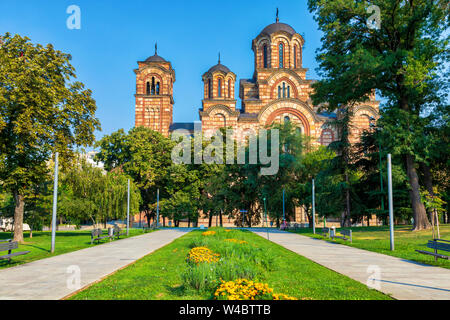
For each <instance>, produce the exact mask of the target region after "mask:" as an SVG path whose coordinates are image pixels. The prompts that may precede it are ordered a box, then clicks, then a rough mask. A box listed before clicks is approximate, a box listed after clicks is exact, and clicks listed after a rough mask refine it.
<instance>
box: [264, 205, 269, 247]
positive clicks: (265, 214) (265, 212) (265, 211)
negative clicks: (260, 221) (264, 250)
mask: <svg viewBox="0 0 450 320" xmlns="http://www.w3.org/2000/svg"><path fill="white" fill-rule="evenodd" d="M264 216H265V217H264V220H266V232H267V240H269V224H268V222H267V207H266V198H264Z"/></svg>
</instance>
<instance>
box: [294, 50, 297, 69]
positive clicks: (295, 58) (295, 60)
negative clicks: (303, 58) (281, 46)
mask: <svg viewBox="0 0 450 320" xmlns="http://www.w3.org/2000/svg"><path fill="white" fill-rule="evenodd" d="M294 68H297V46H296V45H295V46H294Z"/></svg>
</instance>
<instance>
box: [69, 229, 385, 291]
mask: <svg viewBox="0 0 450 320" xmlns="http://www.w3.org/2000/svg"><path fill="white" fill-rule="evenodd" d="M213 230H216V231H218V232H217V234H216V235H213V236H202V231H193V232H190V233H189V234H187V235H184V236H183V237H181V238H178V239H176V240H175V241H173V242H172V243H170V244H168V245H166V246H165V247H163V248H160V249H159V250H157V251H155V252H153V253H152V254H150V255H148V256H146V257H144V258H142V259H140V260H139V261H137V262H136V263H134V264H132V265H130V266H128V267H127V268H125V269H122V270H119V271H117V272H116V273H114V274H113V275H111V276H109V277H108V278H106V279H105V280H103V281H101V282H99V283H96V284H93V285H92V286H90V287H88V288H87V289H85V290H84V291H81V292H79V293H78V294H76V295H75V296H73V297H71V299H79V300H83V299H88V300H112V299H125V300H128V299H130V300H206V299H212V298H213V293H214V291H213V290H211V288H210V287H207V286H206V287H205V288H203V287H202V288H201V290H197V289H195V288H192V287H191V286H190V285H188V284H187V283H186V281H188V280H189V279H194V278H197V279H205V278H206V277H213V278H214V279H215V277H216V274H215V273H212V272H210V271H211V270H209V268H211V267H212V264H211V265H210V264H204V265H203V266H202V267H201V268H199V269H195V270H194V269H192V268H191V267H192V266H191V265H190V264H189V263H188V262H187V261H186V257H187V255H188V252H189V250H191V249H192V248H193V247H196V246H208V247H209V248H210V249H211V250H212V251H213V252H217V253H219V254H220V255H221V257H225V261H227V260H229V261H233V263H236V264H238V266H240V267H248V268H249V269H248V270H247V273H248V274H249V275H250V276H254V277H255V278H256V279H258V280H261V281H264V282H265V283H268V285H269V286H270V287H271V288H273V289H274V291H275V292H279V293H283V294H287V295H289V296H293V297H296V298H298V299H390V298H389V297H388V296H386V295H384V294H382V293H380V292H378V291H375V290H373V289H369V288H367V287H366V286H365V285H363V284H361V283H359V282H357V281H355V280H352V279H350V278H348V277H346V276H344V275H341V274H338V273H336V272H334V271H332V270H329V269H327V268H325V267H323V266H320V265H318V264H316V263H314V262H312V261H310V260H308V259H306V258H304V257H302V256H300V255H298V254H296V253H294V252H292V251H289V250H287V249H285V248H283V247H281V246H279V245H277V244H275V243H273V242H270V241H268V240H266V239H264V238H262V237H260V236H258V235H256V234H254V233H252V232H249V231H246V230H232V231H231V232H227V233H225V232H223V230H221V229H220V228H213ZM214 237H216V238H215V239H214ZM225 239H238V240H243V241H246V242H247V243H246V244H244V243H243V244H239V243H236V242H228V241H224V240H225ZM235 246H236V247H235ZM239 246H240V247H239ZM246 246H247V247H246ZM253 250H255V251H254V252H253ZM230 257H234V258H232V259H229V258H230ZM244 259H248V261H245V260H244ZM190 268H191V269H190ZM219 268H221V269H220V270H219V271H220V272H222V275H223V276H225V277H228V276H229V277H232V276H235V274H234V272H235V271H236V270H233V269H232V268H228V267H224V266H222V267H219ZM244 271H245V270H240V272H244ZM252 271H255V272H254V273H252ZM227 272H228V273H229V275H227ZM236 272H238V271H236ZM214 279H213V280H214ZM216 280H217V279H216Z"/></svg>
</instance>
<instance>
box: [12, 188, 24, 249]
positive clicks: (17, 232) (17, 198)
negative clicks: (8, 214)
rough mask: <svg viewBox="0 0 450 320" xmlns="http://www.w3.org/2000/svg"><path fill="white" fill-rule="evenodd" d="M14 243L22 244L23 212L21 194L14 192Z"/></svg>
mask: <svg viewBox="0 0 450 320" xmlns="http://www.w3.org/2000/svg"><path fill="white" fill-rule="evenodd" d="M14 203H15V208H14V241H18V242H20V243H23V211H24V208H25V200H24V196H23V195H22V194H19V193H18V192H16V191H15V192H14Z"/></svg>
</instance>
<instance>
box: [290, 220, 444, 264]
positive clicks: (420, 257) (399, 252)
mask: <svg viewBox="0 0 450 320" xmlns="http://www.w3.org/2000/svg"><path fill="white" fill-rule="evenodd" d="M321 229H322V227H321V226H318V227H316V235H314V234H313V232H312V229H309V228H302V229H300V230H298V231H296V232H297V233H299V234H302V235H305V236H309V237H314V238H318V239H325V238H324V237H322V236H321V235H319V234H320V233H321ZM345 229H351V230H352V235H353V243H350V242H349V241H345V240H341V239H336V240H335V242H338V243H342V244H345V245H348V246H352V247H355V248H360V249H365V250H369V251H374V252H379V253H383V254H387V255H390V256H394V257H399V258H403V259H408V260H413V261H416V262H420V263H425V264H431V265H435V266H439V267H444V268H449V269H450V261H449V260H443V259H438V261H435V259H434V257H433V256H429V255H425V254H421V253H418V252H416V250H425V251H433V250H432V249H429V248H427V246H426V245H427V243H428V240H432V239H433V237H432V231H431V230H424V231H411V229H412V226H396V227H395V228H394V247H395V250H394V251H391V250H390V240H389V226H380V227H355V228H345ZM337 231H339V229H337ZM440 234H441V239H445V240H450V225H449V224H446V225H441V226H440ZM328 241H331V240H328ZM441 253H442V254H444V255H447V256H448V255H450V252H445V251H441Z"/></svg>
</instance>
